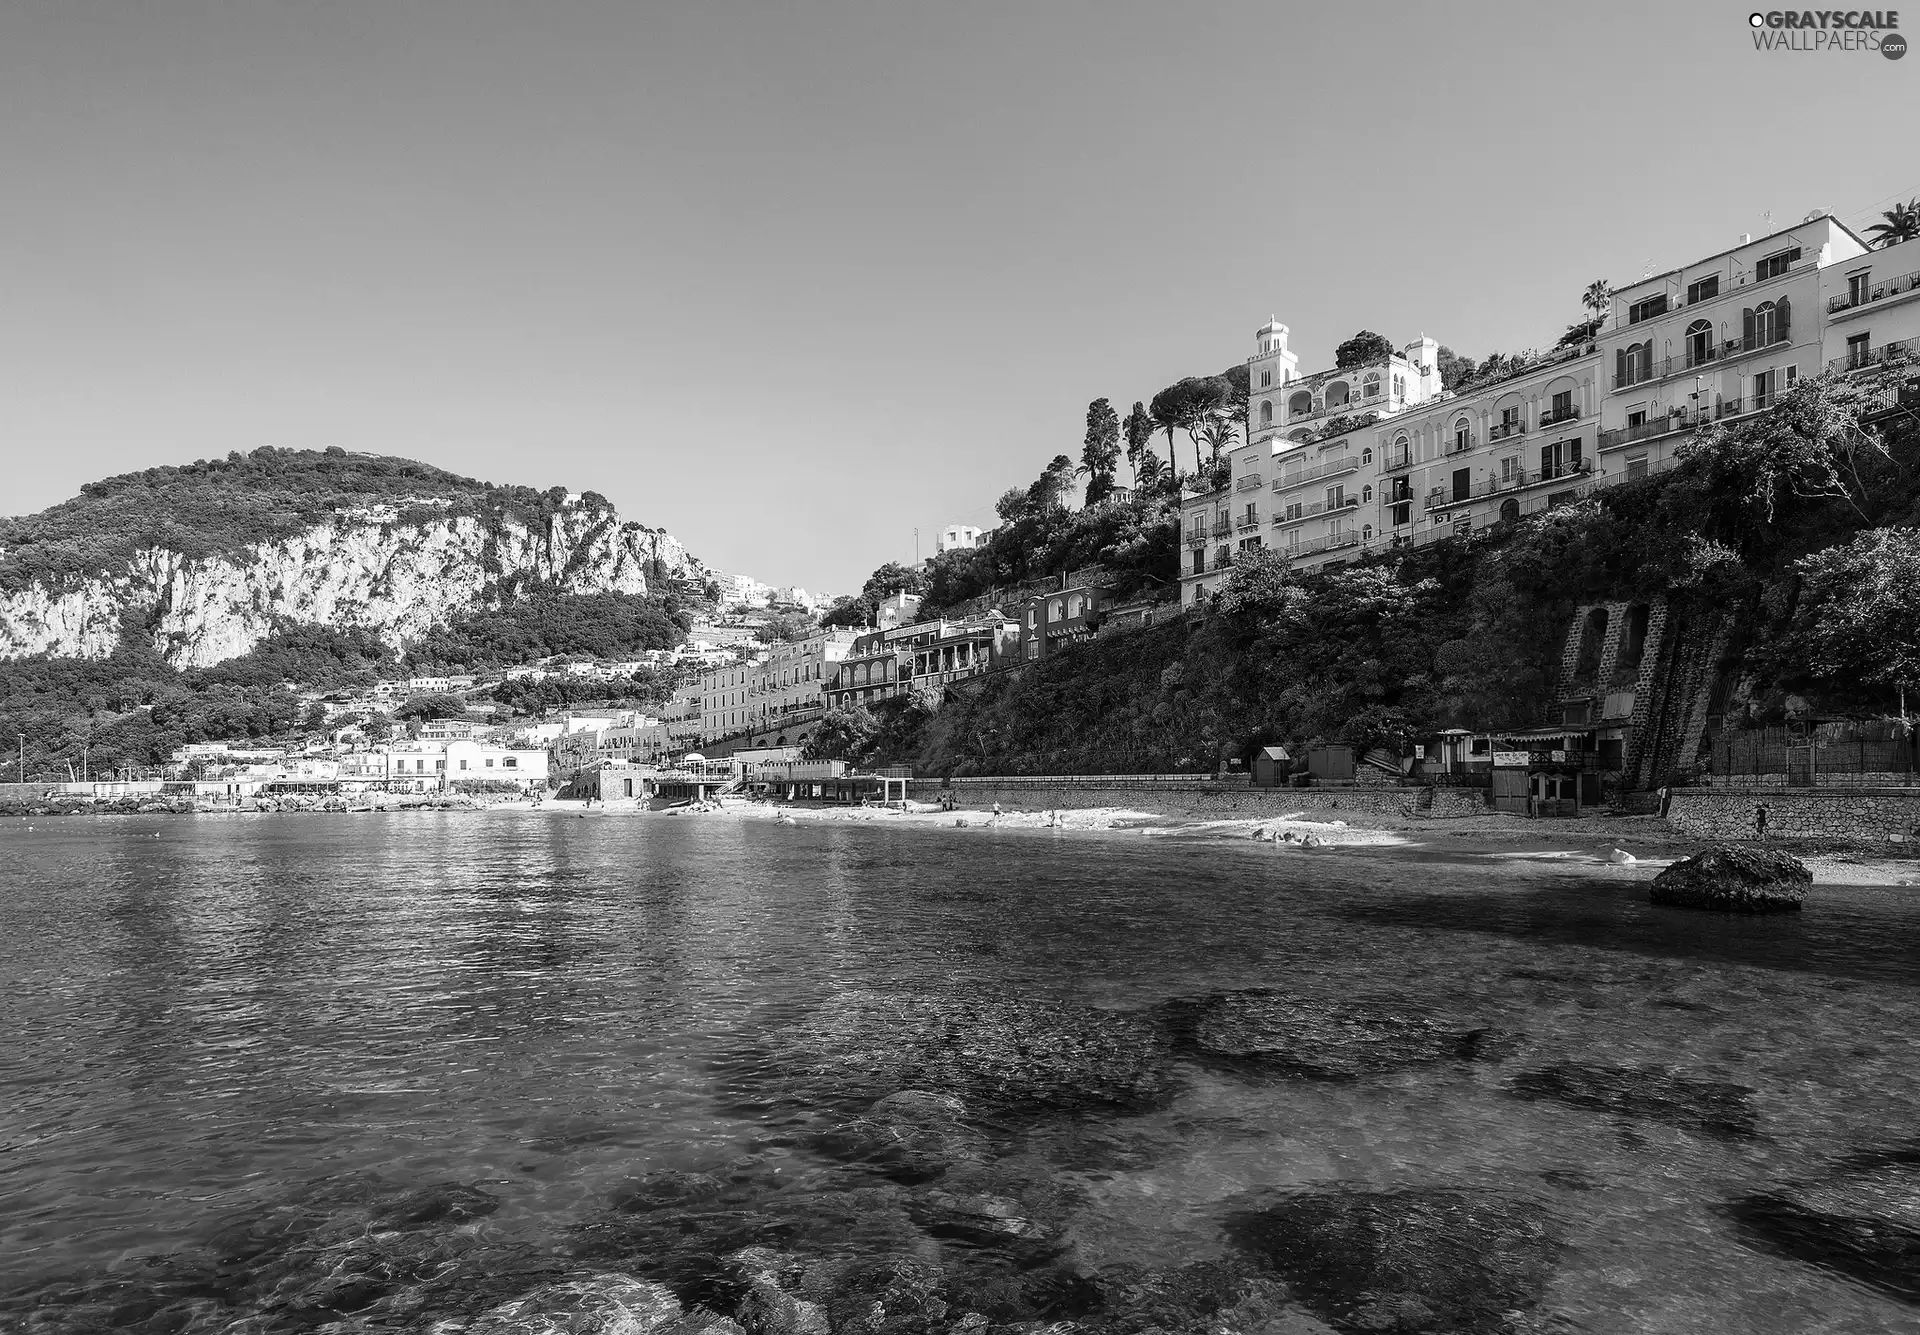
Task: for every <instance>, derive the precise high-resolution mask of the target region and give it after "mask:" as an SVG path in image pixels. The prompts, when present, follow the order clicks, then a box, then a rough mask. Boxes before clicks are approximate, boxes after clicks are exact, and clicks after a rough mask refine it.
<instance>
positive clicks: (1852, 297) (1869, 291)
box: [1827, 269, 1920, 315]
mask: <svg viewBox="0 0 1920 1335" xmlns="http://www.w3.org/2000/svg"><path fill="white" fill-rule="evenodd" d="M1915 288H1920V269H1916V270H1914V271H1913V272H1912V273H1904V274H1901V275H1900V276H1899V277H1898V278H1890V279H1888V280H1887V281H1886V282H1884V283H1868V284H1867V285H1866V288H1865V290H1864V291H1862V292H1860V293H1859V294H1858V295H1856V294H1855V293H1853V292H1851V291H1849V292H1848V293H1847V294H1846V295H1845V296H1844V297H1835V298H1833V299H1832V300H1831V301H1829V302H1828V303H1827V314H1828V315H1838V314H1839V313H1840V312H1841V311H1850V310H1854V309H1856V308H1858V307H1861V306H1871V305H1872V304H1873V303H1874V302H1876V301H1885V300H1887V299H1888V298H1890V297H1899V296H1904V295H1906V294H1907V293H1909V292H1911V291H1913V290H1914V289H1915Z"/></svg>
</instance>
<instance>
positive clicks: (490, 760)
mask: <svg viewBox="0 0 1920 1335" xmlns="http://www.w3.org/2000/svg"><path fill="white" fill-rule="evenodd" d="M487 768H488V769H492V768H493V757H492V756H488V757H487Z"/></svg>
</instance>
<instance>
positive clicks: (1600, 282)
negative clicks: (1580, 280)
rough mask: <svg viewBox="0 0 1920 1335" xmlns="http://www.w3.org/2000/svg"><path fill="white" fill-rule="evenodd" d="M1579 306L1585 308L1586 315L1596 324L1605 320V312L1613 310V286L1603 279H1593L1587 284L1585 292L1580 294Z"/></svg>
mask: <svg viewBox="0 0 1920 1335" xmlns="http://www.w3.org/2000/svg"><path fill="white" fill-rule="evenodd" d="M1580 304H1581V305H1582V306H1584V307H1586V308H1587V314H1588V315H1589V316H1590V317H1591V318H1592V319H1593V320H1595V321H1596V322H1598V321H1603V320H1605V319H1606V318H1607V312H1608V311H1609V310H1611V309H1612V308H1613V284H1612V283H1609V282H1608V281H1607V280H1606V279H1604V278H1596V279H1594V280H1593V281H1592V282H1591V283H1588V284H1587V290H1586V291H1585V292H1582V293H1581V294H1580ZM1596 327H1598V326H1597V324H1596Z"/></svg>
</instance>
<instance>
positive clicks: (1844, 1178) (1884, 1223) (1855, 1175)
mask: <svg viewBox="0 0 1920 1335" xmlns="http://www.w3.org/2000/svg"><path fill="white" fill-rule="evenodd" d="M1726 1213H1727V1215H1728V1217H1729V1218H1731V1219H1732V1220H1733V1222H1734V1224H1735V1226H1736V1227H1737V1229H1738V1231H1739V1233H1740V1236H1741V1238H1742V1240H1743V1241H1745V1242H1746V1243H1748V1245H1750V1246H1755V1247H1758V1248H1760V1249H1762V1250H1765V1251H1769V1252H1772V1253H1774V1254H1776V1255H1779V1256H1788V1257H1791V1258H1793V1259H1794V1260H1796V1261H1802V1262H1805V1263H1806V1264H1808V1265H1812V1266H1817V1267H1819V1268H1820V1269H1822V1270H1827V1271H1831V1272H1833V1273H1835V1274H1839V1275H1844V1276H1846V1277H1847V1278H1849V1279H1852V1280H1855V1281H1858V1282H1859V1283H1861V1284H1865V1285H1867V1286H1868V1287H1870V1288H1873V1289H1876V1290H1878V1291H1879V1292H1881V1293H1884V1294H1886V1295H1888V1296H1889V1297H1892V1298H1897V1299H1900V1300H1901V1301H1903V1302H1907V1303H1911V1304H1914V1305H1916V1306H1920V1163H1915V1162H1912V1161H1906V1162H1903V1161H1902V1160H1901V1158H1900V1157H1896V1156H1889V1157H1888V1158H1887V1159H1885V1160H1883V1161H1880V1162H1877V1163H1872V1164H1871V1165H1870V1166H1865V1167H1859V1168H1855V1169H1852V1170H1851V1171H1843V1172H1840V1173H1837V1174H1835V1175H1834V1176H1833V1177H1831V1178H1828V1179H1826V1180H1825V1181H1822V1182H1818V1183H1812V1184H1804V1185H1798V1186H1791V1187H1784V1188H1781V1189H1778V1190H1776V1191H1771V1192H1756V1193H1753V1194H1751V1195H1746V1196H1741V1197H1738V1198H1737V1199H1735V1200H1733V1201H1730V1202H1729V1203H1728V1204H1727V1206H1726Z"/></svg>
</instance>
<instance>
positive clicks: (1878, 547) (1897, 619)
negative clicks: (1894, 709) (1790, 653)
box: [1790, 525, 1920, 719]
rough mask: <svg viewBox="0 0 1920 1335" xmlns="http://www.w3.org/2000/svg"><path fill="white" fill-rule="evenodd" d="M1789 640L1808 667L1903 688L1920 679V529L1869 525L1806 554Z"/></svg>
mask: <svg viewBox="0 0 1920 1335" xmlns="http://www.w3.org/2000/svg"><path fill="white" fill-rule="evenodd" d="M1794 569H1795V570H1796V571H1797V572H1798V573H1799V575H1800V580H1801V586H1800V601H1799V604H1798V606H1797V607H1796V608H1795V609H1794V619H1793V623H1794V624H1793V631H1792V632H1791V636H1790V642H1791V644H1792V645H1793V647H1795V648H1797V649H1798V650H1799V656H1800V657H1801V658H1802V661H1803V662H1804V663H1805V664H1806V666H1807V668H1808V670H1809V671H1810V672H1812V673H1813V674H1814V675H1816V676H1820V677H1827V678H1853V679H1855V680H1859V681H1863V682H1866V683H1868V684H1870V685H1877V686H1892V687H1894V688H1895V689H1897V690H1898V691H1899V692H1900V717H1901V718H1903V719H1904V718H1905V717H1906V716H1907V688H1908V687H1909V686H1920V529H1916V528H1910V527H1907V526H1905V525H1901V526H1898V527H1889V528H1874V529H1867V530H1865V531H1863V532H1860V533H1856V534H1855V535H1854V538H1853V541H1852V542H1849V543H1848V544H1846V545H1845V546H1844V547H1829V548H1827V549H1826V550H1825V551H1821V552H1815V553H1814V554H1813V555H1811V556H1803V557H1801V558H1800V560H1798V561H1797V562H1795V563H1794Z"/></svg>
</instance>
